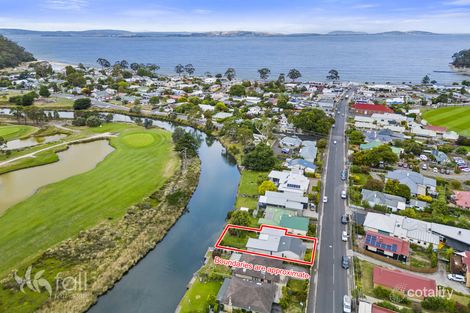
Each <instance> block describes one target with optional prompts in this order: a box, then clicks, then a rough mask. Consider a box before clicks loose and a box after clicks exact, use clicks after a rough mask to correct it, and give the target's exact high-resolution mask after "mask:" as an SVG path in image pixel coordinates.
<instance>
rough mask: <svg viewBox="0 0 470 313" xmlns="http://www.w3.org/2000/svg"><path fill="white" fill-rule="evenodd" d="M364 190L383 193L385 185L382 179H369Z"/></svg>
mask: <svg viewBox="0 0 470 313" xmlns="http://www.w3.org/2000/svg"><path fill="white" fill-rule="evenodd" d="M363 188H364V189H368V190H374V191H382V190H383V189H384V183H383V181H381V180H380V179H374V178H369V179H368V180H367V181H366V183H365V184H364V186H363Z"/></svg>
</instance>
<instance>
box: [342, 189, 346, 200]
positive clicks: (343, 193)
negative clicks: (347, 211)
mask: <svg viewBox="0 0 470 313" xmlns="http://www.w3.org/2000/svg"><path fill="white" fill-rule="evenodd" d="M341 199H346V190H343V191H341Z"/></svg>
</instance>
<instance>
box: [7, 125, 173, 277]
mask: <svg viewBox="0 0 470 313" xmlns="http://www.w3.org/2000/svg"><path fill="white" fill-rule="evenodd" d="M125 126H126V128H128V129H125V130H121V132H120V134H119V136H118V137H116V138H112V139H111V144H112V145H113V146H114V147H115V149H116V150H115V151H113V152H112V153H111V154H109V155H108V156H107V157H106V158H105V159H104V160H103V161H102V162H100V163H99V164H98V165H97V167H96V168H95V169H93V170H91V171H89V172H86V173H83V174H80V175H77V176H73V177H70V178H68V179H65V180H63V181H60V182H58V183H54V184H51V185H48V186H45V187H44V188H41V189H40V190H39V191H38V192H37V193H36V194H35V195H33V196H32V197H30V198H28V199H27V200H25V201H23V202H21V203H19V204H17V205H15V206H13V207H11V208H10V209H8V210H7V211H6V213H5V214H3V215H2V216H1V217H0V229H1V230H2V231H1V232H0V251H1V255H2V258H1V259H0V276H1V275H3V274H5V273H6V272H7V271H9V270H11V269H13V268H14V267H15V268H18V267H20V265H21V264H23V263H24V262H28V261H31V260H32V259H33V258H34V257H36V256H37V255H38V254H40V253H41V252H43V251H44V250H46V249H47V248H49V247H51V246H53V245H54V244H57V243H59V242H60V241H62V240H64V239H66V238H69V237H71V236H74V235H76V234H77V233H78V232H79V231H80V230H83V229H86V228H89V227H92V226H94V225H96V224H98V223H100V222H101V221H103V220H107V219H111V220H112V219H116V218H119V217H121V216H122V215H123V214H124V213H125V211H126V209H127V208H128V207H129V206H131V205H132V204H134V203H136V202H138V201H139V200H141V199H142V198H144V197H146V196H148V195H150V194H151V193H152V192H153V191H155V190H156V189H157V188H159V187H161V186H162V185H163V184H164V182H165V181H166V180H167V179H168V178H169V177H170V176H171V175H172V174H173V173H174V172H175V170H176V168H177V167H178V164H179V160H178V159H177V157H176V154H175V152H174V151H173V144H172V140H171V135H170V133H168V132H166V131H163V130H144V129H143V128H140V127H136V126H129V125H125ZM110 127H111V126H110ZM108 128H109V127H103V128H97V129H96V132H104V131H107V130H108ZM111 128H113V130H116V129H117V128H116V127H111ZM92 131H95V130H92ZM150 137H151V138H150Z"/></svg>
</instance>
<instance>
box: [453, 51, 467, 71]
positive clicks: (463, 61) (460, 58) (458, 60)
mask: <svg viewBox="0 0 470 313" xmlns="http://www.w3.org/2000/svg"><path fill="white" fill-rule="evenodd" d="M452 59H453V61H452V65H453V66H455V67H456V68H470V49H467V50H461V51H459V52H457V53H454V55H453V56H452Z"/></svg>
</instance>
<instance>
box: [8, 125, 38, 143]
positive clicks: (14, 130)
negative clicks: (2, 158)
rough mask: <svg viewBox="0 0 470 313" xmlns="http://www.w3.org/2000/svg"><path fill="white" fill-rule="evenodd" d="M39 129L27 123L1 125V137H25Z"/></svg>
mask: <svg viewBox="0 0 470 313" xmlns="http://www.w3.org/2000/svg"><path fill="white" fill-rule="evenodd" d="M35 131H37V128H36V127H33V126H25V125H6V126H0V137H3V138H4V139H5V140H6V141H11V140H15V139H19V138H25V137H28V136H30V135H31V134H33V133H34V132H35Z"/></svg>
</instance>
